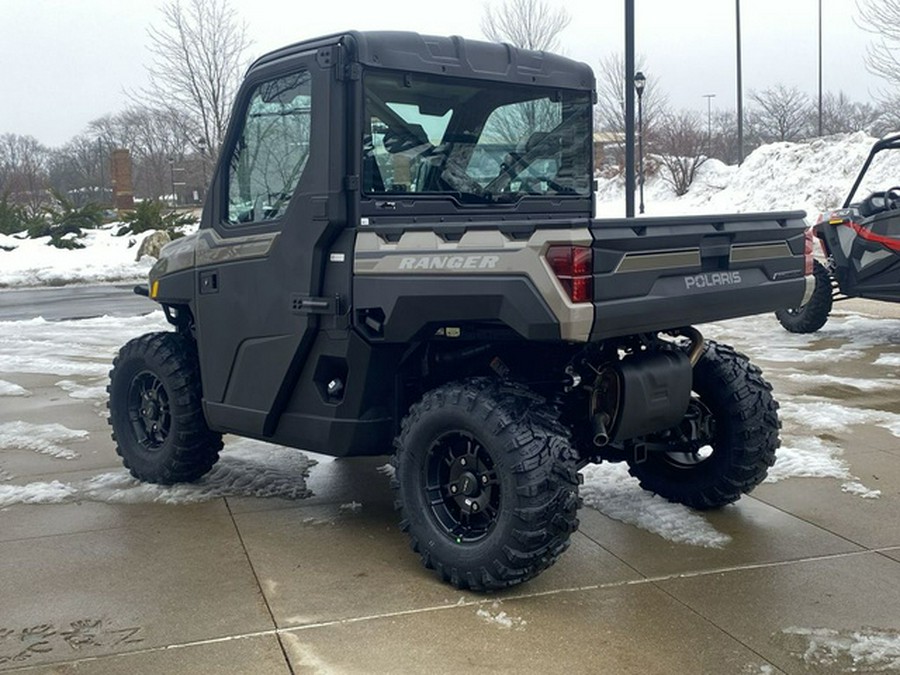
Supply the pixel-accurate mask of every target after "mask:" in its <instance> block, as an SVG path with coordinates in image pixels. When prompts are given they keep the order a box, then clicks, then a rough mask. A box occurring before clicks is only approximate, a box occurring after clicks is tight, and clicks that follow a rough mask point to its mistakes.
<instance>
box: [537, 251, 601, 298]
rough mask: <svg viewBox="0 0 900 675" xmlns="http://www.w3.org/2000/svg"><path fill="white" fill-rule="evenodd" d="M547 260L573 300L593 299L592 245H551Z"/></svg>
mask: <svg viewBox="0 0 900 675" xmlns="http://www.w3.org/2000/svg"><path fill="white" fill-rule="evenodd" d="M547 262H548V263H550V269H552V270H553V274H555V275H556V278H557V279H559V283H561V284H562V286H563V288H565V289H566V293H568V294H569V298H571V300H572V302H590V301H591V300H593V298H594V269H593V268H594V256H593V254H592V253H591V248H590V246H551V247H550V248H548V249H547Z"/></svg>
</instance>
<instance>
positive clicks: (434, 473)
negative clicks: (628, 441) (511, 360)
mask: <svg viewBox="0 0 900 675" xmlns="http://www.w3.org/2000/svg"><path fill="white" fill-rule="evenodd" d="M394 445H395V448H396V454H395V455H394V457H393V460H392V463H393V465H394V467H395V469H396V473H395V479H394V484H393V487H394V489H395V490H396V491H397V501H396V503H395V505H396V507H397V509H398V510H399V511H400V515H401V524H400V527H401V529H402V530H403V531H405V532H407V534H408V535H409V538H410V544H411V546H412V549H413V550H414V551H416V552H417V553H418V554H419V555H420V556H421V558H422V562H423V563H424V565H425V567H427V568H429V569H433V570H434V571H435V572H436V573H437V575H438V576H439V577H440V578H441V579H442V580H444V581H448V582H450V583H451V584H453V585H454V586H456V587H457V588H460V589H465V588H469V589H472V590H478V591H487V590H493V589H499V588H505V587H508V586H513V585H515V584H518V583H521V582H523V581H526V580H528V579H531V578H532V577H534V576H536V575H537V574H539V573H540V572H542V571H543V570H545V569H546V568H548V567H549V566H550V565H552V564H553V563H554V562H556V559H557V558H558V557H559V555H560V554H561V553H562V552H563V551H565V550H566V548H567V547H568V545H569V536H570V534H571V533H572V532H574V531H575V530H576V529H577V527H578V519H577V518H576V512H577V510H578V506H579V504H580V500H579V497H578V483H579V478H580V476H579V474H578V472H577V471H576V470H575V458H576V453H575V451H574V450H573V449H572V446H571V444H570V442H569V432H568V430H567V429H566V428H565V427H564V426H563V425H562V424H560V423H559V421H558V420H557V416H556V413H555V411H554V409H553V408H552V406H549V405H548V404H547V402H546V401H545V400H544V399H543V398H542V397H540V396H537V395H535V394H534V393H532V392H531V391H529V390H528V389H527V388H525V387H522V386H519V385H510V384H501V383H498V382H495V381H493V380H489V379H481V378H479V379H473V380H468V381H465V382H457V383H452V384H447V385H444V386H441V387H439V388H437V389H434V390H432V391H430V392H429V393H427V394H426V395H425V396H424V397H423V398H422V400H421V401H420V402H419V403H416V404H415V405H413V406H412V408H411V409H410V411H409V414H408V415H407V416H406V418H405V419H404V420H403V423H402V429H401V432H400V435H399V436H398V437H397V439H396V440H395V442H394ZM467 500H468V501H467Z"/></svg>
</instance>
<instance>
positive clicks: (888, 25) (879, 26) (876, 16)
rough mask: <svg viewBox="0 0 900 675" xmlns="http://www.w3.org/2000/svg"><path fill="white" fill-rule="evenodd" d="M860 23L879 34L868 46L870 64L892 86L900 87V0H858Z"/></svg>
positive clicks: (858, 21)
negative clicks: (899, 51)
mask: <svg viewBox="0 0 900 675" xmlns="http://www.w3.org/2000/svg"><path fill="white" fill-rule="evenodd" d="M856 7H857V9H858V10H859V19H858V20H857V24H858V25H859V26H860V27H861V28H863V30H866V31H868V32H870V33H872V34H874V35H876V36H877V37H876V38H875V41H874V42H873V43H872V44H870V45H869V47H868V49H867V50H866V66H867V67H868V69H869V72H871V73H872V74H873V75H877V76H878V77H880V78H882V79H883V80H884V81H885V82H887V84H888V85H889V86H890V87H891V88H892V89H900V54H898V48H900V0H857V3H856Z"/></svg>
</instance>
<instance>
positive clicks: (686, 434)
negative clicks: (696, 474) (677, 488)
mask: <svg viewBox="0 0 900 675" xmlns="http://www.w3.org/2000/svg"><path fill="white" fill-rule="evenodd" d="M680 432H681V439H680V440H679V442H678V445H679V447H680V448H682V449H680V450H671V451H668V452H666V453H665V457H666V462H668V464H669V465H670V466H672V467H674V468H676V469H694V468H696V467H697V466H699V465H700V464H703V463H705V462H707V461H709V460H710V459H711V458H712V457H713V456H714V455H715V454H716V420H715V417H714V416H713V414H712V412H711V411H710V409H709V408H707V407H706V406H705V405H704V404H703V402H702V401H700V399H698V398H696V397H695V398H692V399H691V402H690V405H689V406H688V410H687V413H685V416H684V419H683V420H682V422H681V429H680Z"/></svg>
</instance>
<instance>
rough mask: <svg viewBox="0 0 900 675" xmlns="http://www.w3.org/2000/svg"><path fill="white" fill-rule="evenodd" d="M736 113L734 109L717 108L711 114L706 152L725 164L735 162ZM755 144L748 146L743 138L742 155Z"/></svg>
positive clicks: (736, 152) (736, 147)
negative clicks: (710, 129) (710, 126)
mask: <svg viewBox="0 0 900 675" xmlns="http://www.w3.org/2000/svg"><path fill="white" fill-rule="evenodd" d="M738 146H739V144H738V133H737V113H736V112H735V111H734V110H718V111H716V112H714V113H713V115H712V134H711V137H710V139H709V149H708V151H707V152H708V153H709V156H710V157H715V158H716V159H720V160H722V161H723V162H725V163H726V164H737V161H738V157H739V156H740V155H739V153H738ZM754 148H755V146H752V145H751V146H748V144H747V138H746V136H745V138H744V155H745V156H746V155H747V154H748V151H751V150H753V149H754Z"/></svg>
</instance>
